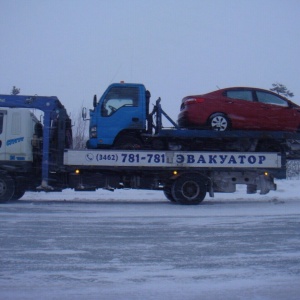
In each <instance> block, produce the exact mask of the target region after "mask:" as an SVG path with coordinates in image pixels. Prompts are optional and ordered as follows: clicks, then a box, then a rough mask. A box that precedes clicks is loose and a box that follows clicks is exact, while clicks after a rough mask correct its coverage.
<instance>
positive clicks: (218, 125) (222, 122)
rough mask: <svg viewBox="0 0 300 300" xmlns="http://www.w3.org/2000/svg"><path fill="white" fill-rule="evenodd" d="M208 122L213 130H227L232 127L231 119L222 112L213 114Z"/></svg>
mask: <svg viewBox="0 0 300 300" xmlns="http://www.w3.org/2000/svg"><path fill="white" fill-rule="evenodd" d="M208 124H209V127H210V128H211V129H212V130H216V131H226V130H229V129H230V121H229V119H228V118H227V117H226V116H225V115H224V114H221V113H216V114H213V115H212V116H211V117H210V118H209V122H208Z"/></svg>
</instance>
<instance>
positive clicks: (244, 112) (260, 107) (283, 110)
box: [178, 87, 300, 131]
mask: <svg viewBox="0 0 300 300" xmlns="http://www.w3.org/2000/svg"><path fill="white" fill-rule="evenodd" d="M180 110H181V112H180V114H179V116H178V125H179V126H180V127H183V128H210V129H213V130H218V131H225V130H230V129H243V130H245V129H246V130H281V131H299V130H300V106H298V105H296V104H294V103H293V102H291V101H290V100H288V99H286V98H284V97H282V96H280V95H278V94H276V93H273V92H271V91H268V90H262V89H258V88H247V87H234V88H226V89H220V90H217V91H214V92H211V93H208V94H203V95H197V96H188V97H185V98H183V99H182V104H181V108H180Z"/></svg>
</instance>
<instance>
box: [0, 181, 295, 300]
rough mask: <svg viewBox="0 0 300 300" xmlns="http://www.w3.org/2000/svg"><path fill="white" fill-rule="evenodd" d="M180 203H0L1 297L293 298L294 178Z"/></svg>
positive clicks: (140, 197) (105, 198) (105, 197)
mask: <svg viewBox="0 0 300 300" xmlns="http://www.w3.org/2000/svg"><path fill="white" fill-rule="evenodd" d="M276 183H277V185H278V190H277V191H275V192H270V193H269V194H268V195H265V196H261V195H258V194H256V195H247V194H246V193H245V191H244V189H243V190H242V189H239V190H238V191H237V192H236V193H234V194H216V195H215V198H209V197H207V198H206V199H205V200H204V202H203V203H202V204H201V205H199V206H180V205H175V204H172V203H170V202H168V201H167V200H165V198H164V195H163V193H162V192H155V191H131V190H125V191H115V192H113V193H112V192H109V191H104V190H99V191H97V192H80V193H79V192H73V191H70V190H67V191H64V192H63V193H49V194H45V193H43V192H41V193H26V194H25V196H24V197H23V198H22V199H21V200H20V201H18V202H15V203H8V204H2V205H1V206H0V215H1V216H0V222H1V224H0V250H1V256H0V299H1V300H2V299H45V300H47V299H72V300H73V299H74V300H76V299H133V300H134V299H158V300H159V299H175V300H176V299H185V300H189V299H231V300H235V299H258V300H259V299H272V300H273V299H299V298H300V218H299V217H300V181H298V180H287V181H277V182H276Z"/></svg>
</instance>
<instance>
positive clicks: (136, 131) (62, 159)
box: [0, 83, 300, 205]
mask: <svg viewBox="0 0 300 300" xmlns="http://www.w3.org/2000/svg"><path fill="white" fill-rule="evenodd" d="M149 103H150V93H149V92H148V91H147V90H146V89H145V87H144V86H143V85H142V84H124V83H120V84H112V85H110V86H109V87H108V88H107V90H106V91H105V92H104V94H103V96H102V97H101V98H100V100H99V101H97V98H94V108H93V110H91V111H90V126H89V134H90V137H89V140H88V141H87V149H84V150H72V149H71V148H72V146H71V143H72V142H71V139H72V131H71V120H70V118H69V117H68V114H67V112H66V110H65V108H64V106H63V105H62V104H61V102H60V101H59V100H58V99H57V98H56V97H40V96H19V95H17V96H13V95H0V106H1V109H0V122H2V129H1V130H2V131H1V130H0V131H1V133H0V145H1V147H0V201H1V202H6V201H11V200H17V199H19V198H21V197H22V196H23V195H24V193H25V192H26V191H49V192H51V191H62V190H64V189H67V188H72V189H74V190H76V191H86V190H89V191H96V190H97V189H99V188H104V189H107V190H110V191H113V190H115V189H122V188H126V189H128V188H130V189H146V190H147V189H148V190H162V191H163V192H164V194H165V196H166V198H167V199H168V200H170V201H171V202H174V203H180V204H188V205H189V204H199V203H201V202H202V201H203V199H204V198H205V196H206V194H207V193H208V194H209V195H210V196H211V197H213V196H214V193H218V192H225V193H231V192H234V191H235V190H236V185H237V184H244V185H246V186H247V193H256V192H257V191H260V194H266V193H268V192H269V191H270V190H276V184H275V183H274V178H278V179H284V178H286V159H287V157H288V155H291V154H292V155H293V156H294V155H295V153H297V150H298V149H297V147H294V149H292V148H291V147H290V148H288V147H289V143H290V144H291V143H292V144H295V145H297V144H298V140H300V135H299V134H298V133H289V132H259V131H255V132H252V131H238V132H237V131H230V132H215V131H211V130H187V129H181V128H178V126H177V125H176V123H175V122H173V121H172V120H171V119H170V118H169V117H168V115H167V114H166V113H165V112H164V111H163V110H162V108H161V105H160V99H159V100H158V101H156V104H155V106H154V108H153V111H152V112H151V113H150V112H149ZM30 109H39V110H41V111H42V112H43V113H44V117H43V124H41V123H40V122H39V121H38V120H37V119H36V118H34V117H33V116H32V114H29V113H28V112H29V111H30ZM86 115H87V114H86V110H84V111H83V116H84V117H85V118H86ZM14 116H15V118H14ZM16 116H17V117H16ZM163 116H165V117H166V118H167V119H168V120H169V121H170V122H171V123H172V124H173V125H174V127H173V128H164V127H163V125H162V117H163ZM16 120H19V123H20V125H19V126H16V125H13V122H14V121H16ZM23 120H24V123H22V122H23ZM154 120H155V121H154ZM22 124H24V125H22ZM25 124H26V125H25ZM0 125H1V124H0ZM0 128H1V127H0ZM258 145H260V148H259V147H258ZM262 145H265V147H266V145H269V146H270V145H271V147H266V148H263V147H262Z"/></svg>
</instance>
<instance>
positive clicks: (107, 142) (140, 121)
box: [87, 83, 150, 149]
mask: <svg viewBox="0 0 300 300" xmlns="http://www.w3.org/2000/svg"><path fill="white" fill-rule="evenodd" d="M149 99H150V93H149V92H148V91H146V88H145V86H144V85H142V84H132V83H130V84H128V83H114V84H111V85H110V86H109V87H108V88H107V89H106V91H105V92H104V94H103V95H102V96H101V98H100V100H99V101H98V102H97V100H96V99H95V98H94V109H93V110H90V127H89V140H88V142H87V148H90V149H97V148H109V147H111V146H113V145H115V144H116V143H117V141H118V139H120V138H121V136H124V135H126V136H130V135H132V136H134V135H135V134H136V133H137V132H139V133H141V132H145V131H146V127H147V116H148V114H149Z"/></svg>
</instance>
